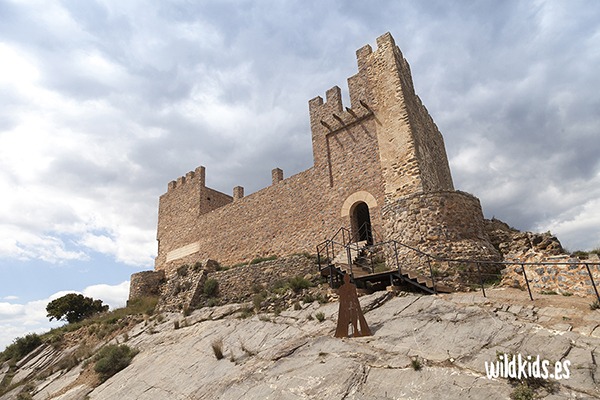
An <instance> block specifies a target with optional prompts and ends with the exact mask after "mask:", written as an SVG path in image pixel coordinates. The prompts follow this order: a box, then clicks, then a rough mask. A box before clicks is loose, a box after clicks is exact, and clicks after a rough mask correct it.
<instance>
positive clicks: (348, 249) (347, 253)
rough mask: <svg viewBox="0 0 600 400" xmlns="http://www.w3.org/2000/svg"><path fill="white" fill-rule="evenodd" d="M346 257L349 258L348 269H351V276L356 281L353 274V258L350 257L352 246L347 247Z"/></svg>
mask: <svg viewBox="0 0 600 400" xmlns="http://www.w3.org/2000/svg"><path fill="white" fill-rule="evenodd" d="M346 257H348V267H349V268H350V276H351V277H352V280H354V273H353V272H352V256H351V255H350V245H347V246H346Z"/></svg>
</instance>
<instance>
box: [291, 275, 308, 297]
mask: <svg viewBox="0 0 600 400" xmlns="http://www.w3.org/2000/svg"><path fill="white" fill-rule="evenodd" d="M288 285H289V287H290V289H292V290H293V291H294V292H296V293H298V292H300V291H301V290H302V289H308V288H309V287H311V286H312V283H311V282H310V281H309V280H307V279H304V278H303V277H301V276H295V277H293V278H290V280H289V281H288Z"/></svg>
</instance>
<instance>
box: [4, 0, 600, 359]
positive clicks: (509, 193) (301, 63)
mask: <svg viewBox="0 0 600 400" xmlns="http://www.w3.org/2000/svg"><path fill="white" fill-rule="evenodd" d="M375 4H377V5H376V6H375ZM387 31H389V32H391V33H392V35H393V36H394V37H395V39H396V42H397V44H398V45H399V46H400V48H401V49H402V51H403V53H404V55H405V57H406V58H407V59H408V61H409V63H410V64H411V67H412V72H413V79H414V82H415V87H416V90H417V93H418V94H419V95H420V96H421V98H422V99H423V102H424V103H425V105H426V106H427V107H428V109H429V111H430V113H431V114H432V116H433V118H434V120H435V121H436V122H437V124H438V126H439V128H440V130H441V131H442V133H443V135H444V137H445V141H446V147H447V151H448V156H449V159H450V166H451V169H452V173H453V178H454V183H455V186H456V188H457V189H460V190H464V191H467V192H471V193H473V194H475V195H476V196H478V197H479V198H480V199H481V202H482V205H483V208H484V212H485V214H486V216H487V217H492V216H495V217H497V218H500V219H502V220H504V221H506V222H508V223H509V224H510V225H512V226H514V227H516V228H519V229H523V230H537V231H547V230H551V231H552V232H553V233H555V234H557V235H558V236H559V238H560V239H561V241H562V242H563V244H564V245H565V246H566V247H567V248H569V249H571V250H575V249H592V248H595V247H599V246H600V162H599V161H598V154H599V153H600V140H598V137H599V134H600V74H599V73H598V69H599V65H600V2H598V1H594V0H590V1H569V2H565V1H496V0H490V1H485V0H479V1H474V0H473V1H454V2H448V1H445V0H440V1H420V0H419V1H388V2H386V1H380V2H376V3H373V2H366V1H341V0H339V1H314V2H313V1H276V0H273V1H258V0H255V1H223V0H215V1H197V2H190V1H184V0H174V1H133V0H132V1H117V0H114V1H111V0H98V1H94V0H86V1H78V0H67V1H47V0H0V193H1V196H0V349H1V348H2V347H3V345H5V344H7V343H10V341H11V340H12V338H14V337H15V336H21V335H23V334H25V333H26V332H28V331H37V330H40V329H45V328H47V327H48V326H49V324H48V322H47V320H46V318H45V310H44V309H45V305H46V304H47V302H48V301H49V300H50V299H52V298H56V297H58V296H60V295H62V294H64V293H65V292H66V291H77V292H81V293H84V294H86V295H89V296H93V297H95V298H101V299H103V300H104V301H105V302H107V303H109V304H110V305H111V306H113V307H116V306H120V305H123V304H124V301H125V299H126V297H127V291H128V279H129V276H130V274H132V273H134V272H138V271H141V270H147V269H151V268H152V267H153V257H154V255H155V253H156V241H155V235H156V232H155V230H156V220H157V204H158V197H159V195H160V194H162V193H163V192H164V191H165V190H166V187H167V183H168V182H169V181H170V180H172V179H174V178H176V177H178V176H180V175H183V174H185V172H187V171H190V170H193V169H194V168H195V167H197V166H199V165H204V166H206V169H207V184H208V185H209V186H211V187H214V188H216V189H218V190H221V191H224V192H226V193H231V189H232V188H233V187H234V186H236V185H242V186H244V187H245V188H246V194H249V193H252V192H254V191H256V190H258V189H260V188H262V187H264V186H267V185H268V184H269V183H270V171H271V169H272V168H274V167H281V168H282V169H284V172H285V175H286V176H289V175H291V174H294V173H297V172H300V171H302V170H304V169H307V168H309V167H310V166H311V163H312V154H311V141H310V130H309V121H308V105H307V102H308V100H309V99H311V98H313V97H315V96H317V95H321V96H323V95H324V93H325V90H326V89H328V88H330V87H331V86H333V85H339V86H340V87H342V90H343V91H346V78H347V77H349V76H351V75H353V74H354V73H355V72H356V61H355V51H356V50H357V49H358V48H360V47H361V46H363V45H364V44H367V43H370V44H371V45H372V46H375V38H376V37H377V36H379V35H381V34H383V33H385V32H387ZM346 93H347V92H346Z"/></svg>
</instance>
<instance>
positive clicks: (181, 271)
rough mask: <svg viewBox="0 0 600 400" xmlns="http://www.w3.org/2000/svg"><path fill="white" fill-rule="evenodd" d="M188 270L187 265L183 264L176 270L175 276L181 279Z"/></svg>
mask: <svg viewBox="0 0 600 400" xmlns="http://www.w3.org/2000/svg"><path fill="white" fill-rule="evenodd" d="M189 268H190V266H189V265H187V264H183V265H182V266H181V267H179V268H177V275H178V276H181V277H183V276H187V274H188V269H189Z"/></svg>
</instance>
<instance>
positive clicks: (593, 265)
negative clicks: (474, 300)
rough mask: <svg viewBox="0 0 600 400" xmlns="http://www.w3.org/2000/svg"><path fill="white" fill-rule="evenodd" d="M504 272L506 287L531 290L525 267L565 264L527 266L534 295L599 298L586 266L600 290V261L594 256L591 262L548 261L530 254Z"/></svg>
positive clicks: (557, 258) (562, 257)
mask: <svg viewBox="0 0 600 400" xmlns="http://www.w3.org/2000/svg"><path fill="white" fill-rule="evenodd" d="M514 261H515V262H517V264H515V265H510V266H508V267H507V268H505V269H504V271H502V273H503V278H502V285H503V286H510V287H516V288H520V289H523V290H527V284H526V283H525V278H524V277H523V272H522V268H523V267H522V266H521V265H519V264H518V262H519V261H521V262H524V263H537V262H540V263H561V264H552V265H541V264H539V265H524V268H525V273H526V275H527V280H528V281H529V287H530V288H531V290H532V292H535V293H540V294H553V293H556V294H562V295H567V296H569V295H572V294H574V295H577V296H582V297H588V296H594V297H595V296H596V294H595V292H594V288H593V285H592V281H591V279H590V276H589V273H588V271H587V268H586V266H585V263H586V261H587V262H588V263H589V264H588V267H589V269H590V272H591V273H592V277H593V278H594V282H595V283H596V286H597V287H598V289H599V290H600V259H598V256H596V255H592V256H591V257H590V259H588V260H580V259H578V258H574V257H571V256H569V255H566V254H565V255H560V256H550V257H544V256H543V255H540V254H539V253H533V252H532V253H530V254H528V255H526V256H524V257H521V259H520V260H514Z"/></svg>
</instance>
